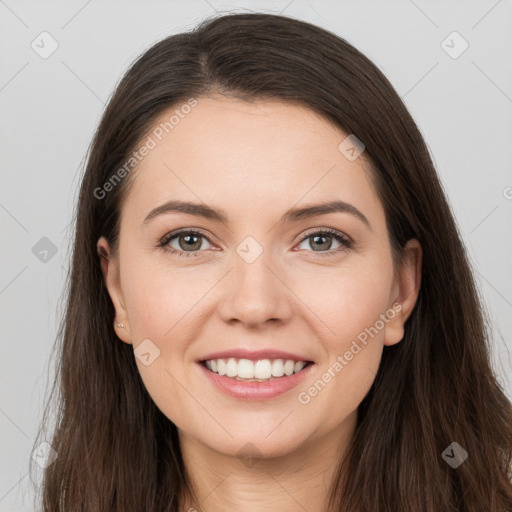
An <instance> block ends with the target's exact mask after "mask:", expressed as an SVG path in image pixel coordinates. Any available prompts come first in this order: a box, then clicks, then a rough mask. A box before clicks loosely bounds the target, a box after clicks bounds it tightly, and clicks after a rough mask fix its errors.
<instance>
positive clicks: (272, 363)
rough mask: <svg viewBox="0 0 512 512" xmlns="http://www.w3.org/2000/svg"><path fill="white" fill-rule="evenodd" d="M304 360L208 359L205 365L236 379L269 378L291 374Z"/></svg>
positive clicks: (302, 364) (296, 370)
mask: <svg viewBox="0 0 512 512" xmlns="http://www.w3.org/2000/svg"><path fill="white" fill-rule="evenodd" d="M306 364H307V362H306V361H293V360H292V359H273V360H270V359H259V360H258V361H251V360H250V359H235V358H233V357H230V358H229V359H228V360H227V361H226V360H225V359H210V360H208V361H205V366H206V368H208V369H209V370H211V371H212V372H215V373H218V374H219V375H226V376H227V377H231V378H235V379H237V380H257V381H261V380H269V379H273V378H277V377H282V376H283V375H287V376H289V375H292V374H294V373H298V372H300V371H301V370H302V369H303V368H304V367H305V366H306Z"/></svg>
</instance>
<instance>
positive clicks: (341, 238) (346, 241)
mask: <svg viewBox="0 0 512 512" xmlns="http://www.w3.org/2000/svg"><path fill="white" fill-rule="evenodd" d="M184 234H185V235H195V236H199V237H203V238H205V239H206V240H207V241H208V242H209V243H212V242H211V241H210V239H209V238H208V237H207V236H206V235H204V234H203V233H200V232H199V231H194V230H187V229H183V230H181V231H174V232H172V233H168V234H167V235H165V236H164V237H163V238H162V239H161V240H160V241H159V242H158V247H159V248H161V249H163V250H164V251H166V252H167V253H169V254H170V255H171V256H174V257H178V258H181V256H182V255H183V254H184V255H185V257H186V258H188V257H191V256H192V257H197V256H200V255H201V252H203V251H181V250H176V249H170V248H168V247H167V244H168V243H169V242H170V241H171V240H172V239H174V238H176V237H178V236H179V235H184ZM314 235H331V236H332V237H333V238H334V239H335V240H337V241H338V242H340V243H341V244H342V246H343V247H341V248H338V249H335V250H327V251H311V252H314V253H316V254H315V258H316V257H319V258H323V257H324V256H333V255H334V254H338V253H339V252H342V251H345V250H349V249H351V248H352V247H353V245H354V244H355V242H354V241H353V240H352V239H351V238H350V237H348V236H346V235H343V234H342V233H340V232H339V231H336V230H334V229H330V228H326V229H322V230H318V231H313V232H311V233H308V234H307V235H306V236H305V237H304V238H302V239H301V240H300V242H299V244H301V243H302V242H304V241H305V240H307V239H308V238H311V237H312V236H314ZM176 254H177V256H176Z"/></svg>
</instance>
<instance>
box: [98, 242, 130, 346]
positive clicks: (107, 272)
mask: <svg viewBox="0 0 512 512" xmlns="http://www.w3.org/2000/svg"><path fill="white" fill-rule="evenodd" d="M96 248H97V251H98V256H99V257H100V263H101V272H102V274H103V281H104V283H105V286H106V287H107V290H108V293H109V295H110V299H111V300H112V304H113V305H114V308H115V311H116V316H115V319H114V330H115V331H116V334H117V336H118V337H119V338H120V339H121V340H122V341H124V342H125V343H129V344H131V343H132V340H131V331H130V323H129V318H128V314H127V311H126V306H125V304H124V298H123V292H122V290H121V280H120V274H119V259H118V258H114V257H112V255H111V252H110V247H109V244H108V241H107V239H106V238H105V237H104V236H102V237H100V238H99V239H98V243H97V246H96ZM117 324H123V326H124V327H120V326H118V325H117Z"/></svg>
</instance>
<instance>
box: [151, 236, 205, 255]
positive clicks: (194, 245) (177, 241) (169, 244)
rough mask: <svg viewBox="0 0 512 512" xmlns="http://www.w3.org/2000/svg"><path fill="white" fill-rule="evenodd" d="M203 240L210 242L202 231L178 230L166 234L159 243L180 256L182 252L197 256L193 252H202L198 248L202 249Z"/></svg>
mask: <svg viewBox="0 0 512 512" xmlns="http://www.w3.org/2000/svg"><path fill="white" fill-rule="evenodd" d="M204 240H206V241H207V242H208V243H210V242H209V240H208V239H207V238H206V236H205V235H203V234H202V233H198V232H197V231H180V232H178V233H170V234H169V235H166V236H165V237H164V238H163V239H162V240H161V242H160V243H159V245H160V247H162V248H164V249H165V250H167V251H169V252H170V253H171V254H173V255H178V256H181V255H182V254H184V255H185V256H199V254H195V253H201V252H203V251H202V250H200V249H204V247H203V241H204ZM206 248H208V247H206Z"/></svg>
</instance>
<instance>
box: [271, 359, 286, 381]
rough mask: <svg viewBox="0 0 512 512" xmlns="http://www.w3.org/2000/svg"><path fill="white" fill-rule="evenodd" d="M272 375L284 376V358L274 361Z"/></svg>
mask: <svg viewBox="0 0 512 512" xmlns="http://www.w3.org/2000/svg"><path fill="white" fill-rule="evenodd" d="M272 375H273V376H274V377H282V376H283V375H284V364H283V360H282V359H275V360H274V361H272Z"/></svg>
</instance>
